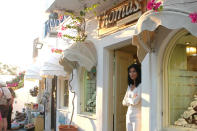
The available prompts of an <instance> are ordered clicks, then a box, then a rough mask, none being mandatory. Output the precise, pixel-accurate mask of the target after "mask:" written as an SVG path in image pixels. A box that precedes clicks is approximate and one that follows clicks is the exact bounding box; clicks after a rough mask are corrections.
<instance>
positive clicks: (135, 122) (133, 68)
mask: <svg viewBox="0 0 197 131" xmlns="http://www.w3.org/2000/svg"><path fill="white" fill-rule="evenodd" d="M140 83H141V69H140V66H139V65H137V64H132V65H130V66H129V67H128V89H127V92H126V94H125V97H124V99H123V101H122V104H123V105H124V106H128V110H127V115H126V128H127V131H140V128H141V124H140V123H141V121H140V118H141V84H140Z"/></svg>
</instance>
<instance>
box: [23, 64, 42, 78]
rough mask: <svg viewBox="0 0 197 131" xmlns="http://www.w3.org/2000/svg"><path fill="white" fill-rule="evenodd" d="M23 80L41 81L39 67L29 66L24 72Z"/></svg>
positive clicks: (35, 65)
mask: <svg viewBox="0 0 197 131" xmlns="http://www.w3.org/2000/svg"><path fill="white" fill-rule="evenodd" d="M25 79H27V80H41V79H42V78H41V77H40V67H39V65H37V64H32V65H30V66H29V67H28V68H27V70H26V71H25Z"/></svg>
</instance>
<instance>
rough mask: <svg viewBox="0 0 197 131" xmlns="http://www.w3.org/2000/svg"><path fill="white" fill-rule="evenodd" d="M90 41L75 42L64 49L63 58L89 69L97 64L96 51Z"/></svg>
mask: <svg viewBox="0 0 197 131" xmlns="http://www.w3.org/2000/svg"><path fill="white" fill-rule="evenodd" d="M96 52H97V51H96V48H95V47H94V44H93V43H92V42H91V41H85V42H77V43H74V44H72V45H71V46H70V47H69V48H68V49H66V50H65V51H64V58H65V59H67V60H68V61H71V62H76V63H77V64H78V65H79V66H82V67H85V68H86V70H88V71H91V69H92V67H93V66H96V64H97V53H96Z"/></svg>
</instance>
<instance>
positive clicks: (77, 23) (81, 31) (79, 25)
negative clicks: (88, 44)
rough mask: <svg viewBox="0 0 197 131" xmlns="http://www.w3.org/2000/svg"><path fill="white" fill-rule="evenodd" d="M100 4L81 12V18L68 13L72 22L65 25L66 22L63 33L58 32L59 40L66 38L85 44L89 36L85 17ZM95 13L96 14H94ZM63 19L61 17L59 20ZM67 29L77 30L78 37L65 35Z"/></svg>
mask: <svg viewBox="0 0 197 131" xmlns="http://www.w3.org/2000/svg"><path fill="white" fill-rule="evenodd" d="M98 5H99V4H93V5H91V6H90V7H86V8H84V9H83V10H81V11H80V16H76V15H75V14H73V13H68V12H66V13H65V15H68V16H70V18H71V19H72V22H70V23H69V24H65V23H64V22H63V23H62V24H61V27H60V28H61V31H60V32H58V34H57V37H58V38H63V37H66V38H68V39H71V40H73V41H75V42H77V41H80V42H83V41H85V39H86V37H87V35H86V33H85V25H86V21H85V16H86V14H87V13H88V12H90V11H92V10H93V9H95V8H96V7H97V6H98ZM94 13H95V12H94ZM59 19H61V17H60V18H59ZM67 29H72V30H75V31H76V32H77V35H76V36H72V35H70V34H69V33H67V34H63V33H62V32H63V31H65V30H67Z"/></svg>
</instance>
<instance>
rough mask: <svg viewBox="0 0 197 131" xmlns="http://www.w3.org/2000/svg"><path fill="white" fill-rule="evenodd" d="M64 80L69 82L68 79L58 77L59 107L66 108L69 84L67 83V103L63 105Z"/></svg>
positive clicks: (67, 107)
mask: <svg viewBox="0 0 197 131" xmlns="http://www.w3.org/2000/svg"><path fill="white" fill-rule="evenodd" d="M65 81H67V82H69V80H68V79H60V84H61V85H60V88H59V109H63V110H68V109H69V95H70V90H69V85H68V105H67V106H64V102H65V101H64V89H65ZM68 84H69V83H68Z"/></svg>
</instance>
